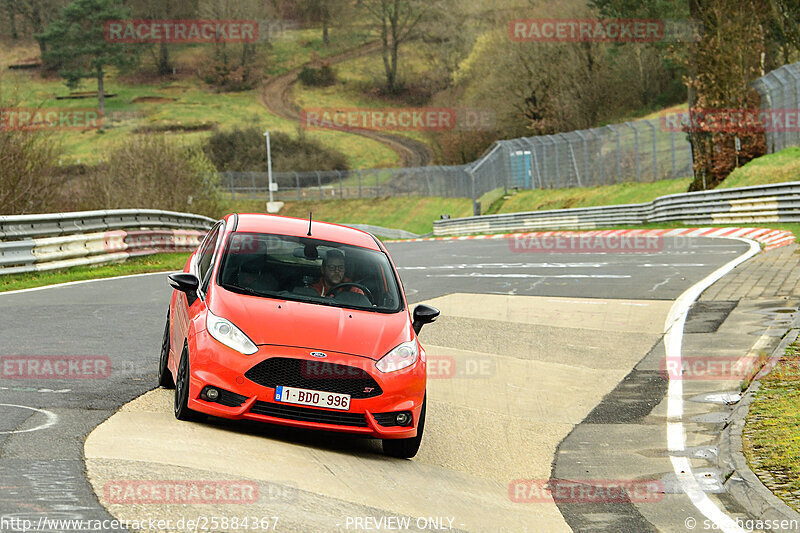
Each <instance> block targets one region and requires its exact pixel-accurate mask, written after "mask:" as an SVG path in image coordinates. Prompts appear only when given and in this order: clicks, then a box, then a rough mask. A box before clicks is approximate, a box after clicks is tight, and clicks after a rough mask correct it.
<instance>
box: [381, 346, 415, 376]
mask: <svg viewBox="0 0 800 533" xmlns="http://www.w3.org/2000/svg"><path fill="white" fill-rule="evenodd" d="M418 356H419V349H418V348H417V343H416V341H410V342H404V343H403V344H401V345H400V346H398V347H396V348H394V349H393V350H392V351H390V352H389V353H387V354H386V355H384V356H383V357H381V360H380V361H378V362H377V363H375V366H376V367H378V370H380V371H381V372H383V373H386V372H395V371H397V370H402V369H404V368H408V367H409V366H411V365H413V364H414V363H416V362H417V357H418Z"/></svg>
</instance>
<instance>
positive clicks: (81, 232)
mask: <svg viewBox="0 0 800 533" xmlns="http://www.w3.org/2000/svg"><path fill="white" fill-rule="evenodd" d="M214 222H215V221H214V220H213V219H210V218H208V217H204V216H200V215H193V214H188V213H177V212H174V211H159V210H155V209H118V210H108V211H81V212H74V213H54V214H43V215H14V216H0V274H18V273H24V272H38V271H45V270H54V269H57V268H68V267H72V266H80V265H91V264H101V263H109V262H116V261H124V260H125V259H127V258H129V257H133V256H138V255H148V254H154V253H159V252H165V251H192V250H194V249H195V248H197V246H198V245H199V244H200V240H201V239H202V237H203V236H204V235H205V232H206V231H208V230H209V229H210V228H211V226H213V224H214Z"/></svg>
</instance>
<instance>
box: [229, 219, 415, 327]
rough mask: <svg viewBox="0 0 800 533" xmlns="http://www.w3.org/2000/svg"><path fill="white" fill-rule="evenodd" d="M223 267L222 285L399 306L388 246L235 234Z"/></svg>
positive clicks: (381, 307) (289, 296)
mask: <svg viewBox="0 0 800 533" xmlns="http://www.w3.org/2000/svg"><path fill="white" fill-rule="evenodd" d="M222 261H223V262H222V264H221V266H220V270H219V277H218V283H219V285H220V286H221V287H223V288H225V289H227V290H230V291H233V292H239V293H242V294H249V295H252V296H261V297H266V298H280V299H286V300H296V301H301V302H307V303H313V304H319V305H330V306H336V307H347V308H356V309H365V310H370V311H379V312H397V311H400V310H401V309H402V301H401V298H400V290H399V288H398V285H397V281H396V279H395V276H394V274H393V270H392V267H391V265H390V263H389V260H388V258H387V257H386V255H385V254H384V253H382V252H379V251H375V250H369V249H366V248H361V247H358V246H349V245H346V244H341V243H337V242H329V241H321V240H318V239H313V238H307V237H292V236H287V235H273V234H267V233H249V232H235V233H233V234H231V236H230V238H229V239H228V243H227V245H226V248H225V253H224V255H223V259H222Z"/></svg>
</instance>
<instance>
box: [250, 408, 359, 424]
mask: <svg viewBox="0 0 800 533" xmlns="http://www.w3.org/2000/svg"><path fill="white" fill-rule="evenodd" d="M250 412H251V413H254V414H257V415H266V416H274V417H275V418H285V419H287V420H301V421H303V422H317V423H320V424H335V425H337V426H353V427H360V428H365V427H367V418H366V417H365V416H364V414H363V413H346V412H336V411H326V410H324V409H311V408H308V407H297V406H294V405H284V404H279V403H268V402H256V403H255V404H254V405H253V407H252V408H251V409H250Z"/></svg>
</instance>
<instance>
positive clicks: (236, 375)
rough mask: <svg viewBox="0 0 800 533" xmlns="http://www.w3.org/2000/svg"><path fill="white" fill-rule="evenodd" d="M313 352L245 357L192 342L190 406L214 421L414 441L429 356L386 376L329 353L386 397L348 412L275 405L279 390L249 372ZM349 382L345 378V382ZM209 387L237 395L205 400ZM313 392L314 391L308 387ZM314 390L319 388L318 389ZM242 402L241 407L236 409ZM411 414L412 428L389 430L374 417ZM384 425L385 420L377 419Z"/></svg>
mask: <svg viewBox="0 0 800 533" xmlns="http://www.w3.org/2000/svg"><path fill="white" fill-rule="evenodd" d="M310 352H311V350H309V349H302V348H291V347H281V346H259V350H258V352H256V353H255V354H253V355H242V354H240V353H239V352H236V351H235V350H232V349H230V348H228V347H227V346H224V345H222V344H220V343H219V342H217V341H216V340H215V339H213V338H212V337H211V336H210V335H209V334H208V333H207V332H206V331H202V332H200V333H198V334H197V335H195V336H194V337H192V338H190V339H189V354H190V369H191V374H190V381H189V400H188V407H189V408H190V409H193V410H195V411H200V412H202V413H206V414H209V415H212V416H218V417H221V418H228V419H235V420H255V421H259V422H269V423H273V424H281V425H286V426H294V427H302V428H311V429H321V430H329V431H342V432H347V433H355V434H361V435H366V436H372V437H376V438H380V439H402V438H409V437H415V436H416V434H417V424H418V422H419V416H420V412H421V410H422V402H423V400H424V397H425V376H426V371H425V357H424V352H422V351H421V353H420V358H419V360H418V361H417V363H416V364H415V365H412V366H411V367H409V368H407V369H403V370H400V371H397V372H392V373H389V374H383V373H381V372H380V371H378V370H377V369H376V368H375V364H374V363H375V362H374V361H373V360H371V359H369V358H366V357H359V356H354V355H348V354H340V353H335V352H325V353H326V354H327V355H328V357H326V358H325V362H327V363H333V364H337V365H345V366H354V367H357V368H360V369H362V370H365V371H367V373H368V374H369V375H370V376H371V377H372V378H373V379H374V380H375V381H376V382H377V383H378V384H379V386H380V388H381V390H382V393H381V394H380V395H378V396H374V397H371V398H355V397H353V398H352V399H351V400H350V408H349V409H348V410H347V411H341V410H336V409H325V408H321V407H309V406H300V405H294V404H287V403H282V402H275V389H274V388H273V387H267V386H262V385H259V384H258V383H255V382H253V381H251V380H249V379H248V378H247V377H245V373H246V372H247V371H248V370H250V369H251V368H252V367H254V366H255V365H257V364H259V363H261V362H262V361H264V360H266V359H270V358H273V357H281V358H291V359H300V360H305V361H315V362H316V361H318V360H315V359H314V358H313V357H311V356H310ZM343 379H346V378H343ZM206 386H212V387H215V388H219V389H223V390H225V391H228V392H230V393H233V396H227V395H226V397H227V398H228V399H229V400H230V399H231V398H233V400H232V401H228V402H226V403H229V404H232V406H229V405H222V404H221V403H218V401H219V400H218V401H217V402H211V401H207V400H204V399H202V398H201V397H200V393H201V391H202V390H203V388H204V387H206ZM307 388H313V387H307ZM315 390H316V389H315ZM236 395H239V396H241V397H243V401H242V403H241V404H240V405H236V404H237V402H238V401H240V400H241V399H242V398H237V397H236ZM397 411H410V412H411V413H412V419H413V421H412V423H411V425H410V426H402V427H401V426H385V425H381V424H379V423H378V421H377V420H376V418H375V416H374V415H375V414H379V413H390V412H397ZM378 418H379V419H380V420H384V417H378Z"/></svg>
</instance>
